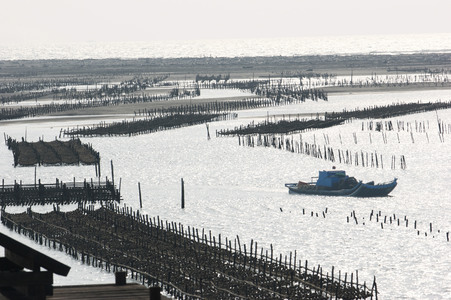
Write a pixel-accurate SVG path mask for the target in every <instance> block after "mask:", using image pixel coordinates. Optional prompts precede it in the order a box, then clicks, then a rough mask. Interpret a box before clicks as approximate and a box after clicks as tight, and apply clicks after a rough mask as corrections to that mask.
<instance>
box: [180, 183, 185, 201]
mask: <svg viewBox="0 0 451 300" xmlns="http://www.w3.org/2000/svg"><path fill="white" fill-rule="evenodd" d="M181 183H182V209H183V208H185V182H184V181H183V178H182V179H181Z"/></svg>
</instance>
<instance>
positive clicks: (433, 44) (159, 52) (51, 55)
mask: <svg viewBox="0 0 451 300" xmlns="http://www.w3.org/2000/svg"><path fill="white" fill-rule="evenodd" d="M418 52H426V53H427V52H448V53H449V52H451V34H449V33H442V34H411V35H368V36H360V35H352V36H319V37H299V38H272V39H224V40H221V39H217V40H214V39H212V40H185V41H179V40H177V41H146V42H109V43H107V42H80V43H53V44H52V43H33V44H29V43H21V44H5V43H2V42H1V41H0V60H20V59H89V58H93V59H98V58H147V57H149V58H160V57H161V58H175V57H243V56H278V55H282V56H293V55H295V56H296V55H322V54H338V55H341V54H394V53H418Z"/></svg>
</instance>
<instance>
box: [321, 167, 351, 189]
mask: <svg viewBox="0 0 451 300" xmlns="http://www.w3.org/2000/svg"><path fill="white" fill-rule="evenodd" d="M347 178H348V176H347V175H346V171H341V170H340V171H339V170H333V171H319V175H318V180H317V181H316V185H317V186H318V187H324V188H330V189H333V188H338V187H339V185H340V184H342V183H343V182H344V181H345V180H346V179H347Z"/></svg>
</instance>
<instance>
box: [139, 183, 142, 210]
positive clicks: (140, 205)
mask: <svg viewBox="0 0 451 300" xmlns="http://www.w3.org/2000/svg"><path fill="white" fill-rule="evenodd" d="M138 191H139V208H143V201H142V198H141V183H139V182H138Z"/></svg>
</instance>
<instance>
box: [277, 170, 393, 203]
mask: <svg viewBox="0 0 451 300" xmlns="http://www.w3.org/2000/svg"><path fill="white" fill-rule="evenodd" d="M315 179H316V181H315ZM397 184H398V183H397V178H394V179H393V180H392V181H390V182H387V183H380V184H374V181H370V182H367V183H363V182H362V181H357V179H355V178H354V177H350V176H348V175H346V172H345V171H342V170H332V171H319V174H318V177H312V179H311V181H310V182H303V181H299V182H297V183H285V186H286V187H287V188H288V191H289V192H290V193H296V194H307V195H325V196H350V197H385V196H387V195H388V194H389V193H390V192H391V191H393V189H394V188H395V187H396V185H397Z"/></svg>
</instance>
